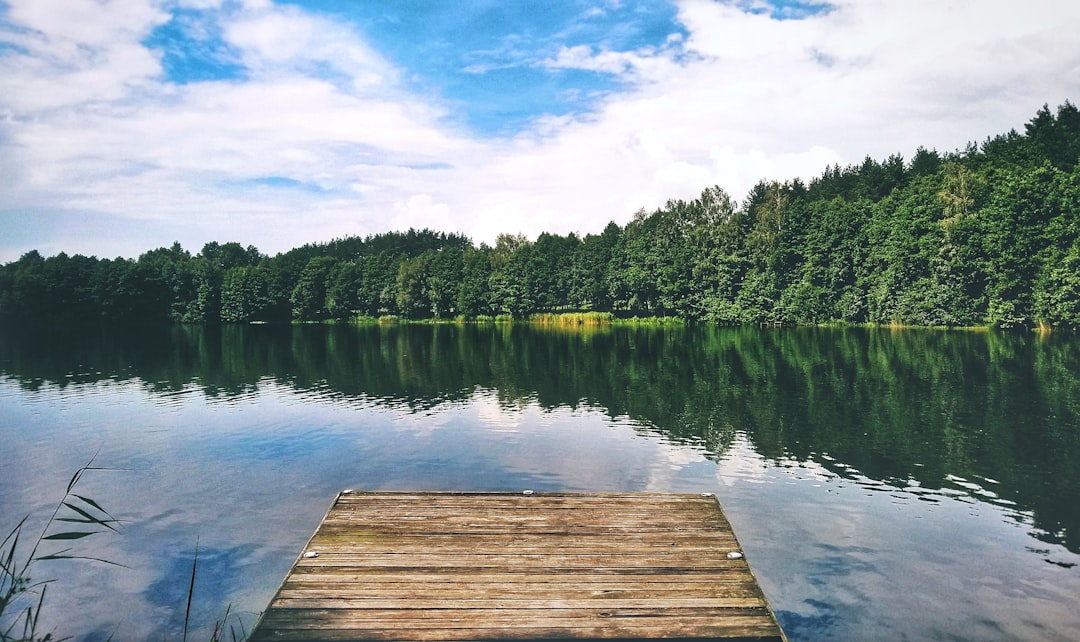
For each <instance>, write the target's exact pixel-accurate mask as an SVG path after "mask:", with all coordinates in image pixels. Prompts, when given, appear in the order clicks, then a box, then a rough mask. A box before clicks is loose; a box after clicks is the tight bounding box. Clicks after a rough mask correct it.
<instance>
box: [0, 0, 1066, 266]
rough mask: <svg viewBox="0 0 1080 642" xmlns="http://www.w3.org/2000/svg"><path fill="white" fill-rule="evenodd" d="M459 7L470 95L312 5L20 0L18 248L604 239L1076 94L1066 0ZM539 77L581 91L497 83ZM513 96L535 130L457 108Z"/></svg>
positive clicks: (5, 57)
mask: <svg viewBox="0 0 1080 642" xmlns="http://www.w3.org/2000/svg"><path fill="white" fill-rule="evenodd" d="M522 10H523V11H524V9H522ZM619 12H622V14H626V15H625V16H624V17H622V18H620V19H621V20H623V23H618V24H625V25H626V27H627V28H628V29H629V28H630V27H632V26H633V21H634V20H635V17H634V12H633V11H630V10H629V8H628V7H626V6H621V5H620V4H619V3H612V4H611V5H609V6H607V7H605V8H604V11H600V12H592V11H590V12H585V11H584V10H582V11H579V12H576V13H571V12H569V11H568V12H567V14H566V15H565V16H563V17H560V16H545V17H544V18H543V19H544V20H547V21H549V22H550V21H552V20H555V21H557V20H560V19H561V20H564V21H565V28H564V29H563V31H564V32H565V34H570V33H571V32H572V30H573V27H574V26H575V25H578V24H579V23H584V22H586V21H588V20H593V19H596V20H599V19H601V18H604V19H609V20H612V19H614V18H613V16H616V15H622V14H619ZM601 14H603V15H601ZM517 18H518V19H519V20H521V21H525V20H526V19H534V20H540V18H539V17H535V18H534V17H531V16H527V15H526V16H517ZM442 19H443V20H444V21H445V29H446V31H445V33H444V34H443V37H444V44H445V46H446V49H445V51H446V52H449V53H452V54H453V55H455V56H457V57H456V58H455V57H452V56H451V57H448V58H446V60H447V61H448V62H446V63H445V64H447V65H450V64H455V63H454V61H456V60H460V61H461V64H460V65H458V68H457V71H460V72H461V73H462V74H466V73H467V74H469V75H471V76H473V77H475V80H476V82H480V83H482V82H484V81H486V80H488V81H490V83H489V85H488V86H486V87H485V91H484V92H482V93H477V94H476V95H475V97H473V98H470V97H469V96H468V95H463V94H458V95H454V96H450V92H449V91H447V90H446V84H445V83H444V84H440V82H439V80H440V78H438V77H433V76H425V75H424V73H422V72H420V71H418V70H417V69H414V68H412V67H410V66H408V65H406V64H404V63H402V62H400V60H401V59H402V57H401V56H400V55H394V52H393V51H390V50H388V49H385V48H379V47H377V46H376V45H375V44H374V42H375V41H376V40H377V38H374V37H372V35H371V34H372V33H373V29H374V27H373V26H372V25H371V24H370V23H365V22H364V21H363V20H359V19H357V18H356V17H355V16H350V15H345V14H335V13H332V12H325V11H324V12H318V11H315V10H314V9H312V8H311V7H307V6H305V5H304V4H303V3H299V4H288V5H284V4H276V3H273V2H269V1H257V0H252V1H247V2H227V1H224V0H219V1H215V0H180V1H165V0H161V1H158V0H122V1H120V0H114V1H112V2H99V1H98V0H7V2H6V5H0V185H2V188H0V230H2V231H3V233H2V234H0V237H3V238H2V240H0V260H2V261H10V260H14V259H16V258H18V256H19V255H20V254H21V253H23V252H25V251H27V250H29V249H32V248H37V249H39V250H41V251H42V252H43V253H44V254H51V253H55V252H59V251H62V250H63V251H67V252H69V253H75V252H79V253H83V254H94V255H98V256H115V255H123V256H136V255H137V254H138V253H140V252H142V251H145V250H148V249H152V248H154V247H159V246H162V245H168V244H171V242H172V241H173V240H179V241H181V243H183V244H184V245H185V247H187V248H188V249H190V250H192V251H197V250H198V249H199V248H200V247H201V245H202V244H203V243H205V242H207V241H214V240H216V241H222V242H224V241H233V240H235V241H239V242H241V243H244V244H253V245H255V246H257V247H259V248H260V249H261V250H263V251H264V252H269V253H274V252H278V251H283V250H287V249H290V248H292V247H296V246H298V245H301V244H303V243H307V242H319V241H325V240H329V239H331V238H335V237H341V236H346V235H366V234H371V233H378V232H383V231H387V230H401V229H406V228H408V227H418V228H419V227H430V228H433V229H437V230H441V231H447V232H462V233H465V234H466V235H468V236H470V237H471V238H473V239H474V240H475V241H477V242H480V241H488V242H490V241H492V240H493V239H494V237H495V236H496V235H497V234H498V233H500V232H509V233H524V234H526V235H528V236H532V237H535V235H536V234H538V233H540V232H543V231H549V232H558V233H566V232H571V231H576V232H580V233H589V232H599V231H600V230H601V229H602V228H603V227H604V225H605V224H606V223H607V222H608V221H610V220H615V221H616V222H619V223H624V222H625V221H627V220H629V218H630V217H631V216H632V215H633V213H634V212H635V211H636V210H638V209H639V208H645V209H652V208H655V207H657V206H659V205H661V204H662V203H663V202H664V201H666V200H667V199H669V198H690V197H693V196H696V195H697V194H699V193H700V192H701V190H702V189H703V188H705V187H707V186H711V185H719V186H721V187H723V188H724V189H726V190H727V191H729V192H730V193H731V194H733V195H734V196H735V197H736V198H741V197H742V196H743V195H744V194H745V193H746V191H747V190H748V189H749V188H750V187H751V186H752V185H753V184H754V183H756V182H757V181H758V180H761V179H780V180H785V179H789V178H794V177H802V178H804V179H808V178H811V177H813V176H816V175H819V174H820V173H821V172H822V171H823V170H824V169H825V167H826V166H827V165H829V164H832V163H839V164H841V165H844V164H848V163H858V162H860V161H861V160H862V158H863V157H864V156H866V155H870V156H873V157H875V158H884V157H886V156H888V155H889V154H892V153H900V154H903V155H905V156H906V157H910V155H911V154H912V153H913V152H914V151H915V149H916V147H918V146H919V145H925V146H927V147H934V148H937V149H939V150H941V151H949V150H952V149H956V148H960V147H963V146H964V145H965V144H966V143H968V142H969V141H980V140H982V139H984V138H986V137H987V136H990V135H995V134H998V133H1002V132H1005V131H1008V130H1009V129H1011V128H1020V127H1022V125H1023V123H1024V122H1026V121H1027V120H1028V119H1029V118H1030V117H1031V116H1033V115H1034V112H1035V110H1036V109H1038V108H1039V107H1040V106H1041V105H1042V104H1043V103H1049V104H1050V105H1051V106H1054V105H1056V104H1059V103H1061V102H1063V101H1065V100H1066V99H1071V100H1073V101H1074V102H1075V101H1076V99H1077V97H1076V95H1075V94H1076V93H1077V90H1078V89H1080V40H1077V39H1076V38H1075V33H1074V29H1073V27H1074V26H1075V25H1077V24H1080V5H1077V4H1074V3H1063V2H1055V1H1052V0H1037V1H1034V2H1029V3H1025V5H1024V6H1023V7H1021V6H1019V5H1017V4H1016V3H1014V2H1011V1H1003V0H932V1H931V0H905V1H903V2H900V1H896V0H840V1H838V2H833V3H830V4H829V5H806V4H798V3H796V4H790V3H786V4H785V5H784V6H780V5H779V4H768V3H764V2H734V3H728V2H713V1H710V0H678V1H676V2H674V4H673V5H672V12H671V18H670V20H668V21H667V28H666V29H664V30H661V31H658V32H657V33H654V34H652V35H651V36H650V37H649V38H637V39H628V38H624V39H622V40H618V39H614V38H594V39H593V40H591V41H588V42H582V41H581V38H580V37H578V38H577V39H574V38H573V37H571V36H570V35H557V36H552V37H549V38H546V39H544V40H543V41H542V42H541V41H540V40H539V39H538V38H537V37H535V36H532V37H530V38H525V37H523V36H518V35H517V34H516V33H515V32H507V31H505V29H506V28H507V27H506V26H505V25H502V26H498V25H497V26H496V27H491V28H492V29H496V31H493V32H492V33H491V38H492V40H497V42H498V43H499V47H495V48H493V49H492V50H490V51H484V52H479V51H475V50H460V49H459V50H456V51H455V50H453V49H452V48H451V47H452V45H454V43H455V35H454V34H455V33H459V32H455V31H453V30H454V29H461V28H462V25H456V24H454V23H453V21H452V20H450V19H449V18H448V17H446V16H443V17H442ZM515 24H517V25H520V24H527V22H518V23H515ZM604 24H605V25H608V24H609V23H604ZM610 24H616V23H610ZM465 27H466V28H471V27H470V26H469V25H466V26H465ZM475 28H476V29H484V28H488V27H486V26H484V25H483V24H477V25H476V26H475ZM517 28H522V27H520V26H519V27H517ZM498 29H503V30H504V31H498ZM654 31H656V30H655V29H654ZM162 34H166V35H168V34H172V36H170V37H167V38H166V37H163V36H162ZM481 54H482V55H481ZM470 60H471V61H472V62H471V63H470V62H469V61H470ZM478 60H483V63H482V64H480V63H478V62H477V61H478ZM500 60H501V61H502V62H505V63H506V65H505V67H504V68H503V69H502V70H498V69H497V68H498V67H499V62H500ZM500 74H501V75H500ZM507 74H510V75H511V76H508V75H507ZM513 74H517V76H516V77H517V78H519V79H521V78H529V79H530V81H529V82H534V80H535V83H534V84H533V85H531V86H530V87H528V88H523V87H522V86H520V85H507V84H505V83H506V82H508V81H506V80H501V79H506V78H510V77H512V75H513ZM579 78H580V79H581V80H580V82H577V81H576V80H575V79H579ZM533 79H534V80H533ZM545 79H561V80H560V83H559V84H552V85H551V86H550V92H557V95H555V96H554V98H553V99H554V100H559V101H562V104H563V105H565V106H567V107H566V108H564V109H559V110H552V109H549V108H548V107H545V106H544V105H547V104H548V103H547V102H545V103H544V105H539V104H538V106H537V107H536V110H535V111H534V112H528V113H525V114H524V117H523V118H522V117H521V113H520V110H521V106H520V101H519V102H518V103H513V104H511V103H510V102H507V103H505V104H503V103H501V102H499V101H501V100H503V98H500V96H501V94H506V97H505V100H507V101H510V100H511V99H512V98H513V96H511V95H510V94H511V93H515V94H520V93H521V92H523V91H525V90H526V89H528V91H530V92H536V93H535V95H538V96H539V95H541V93H543V92H545V91H547V90H548V86H547V85H545V84H544V82H545ZM522 82H523V81H522ZM575 83H576V84H575ZM478 86H479V85H478ZM499 109H503V110H505V111H506V112H507V113H509V111H510V110H511V109H516V110H518V111H517V112H516V116H517V117H518V121H515V122H520V123H523V124H521V125H519V126H516V127H514V128H513V129H512V131H499V132H497V133H492V132H486V131H477V129H476V128H473V127H470V126H469V125H468V120H467V119H464V118H461V117H460V114H461V112H463V111H465V112H467V111H469V110H489V111H492V112H493V113H502V112H500V111H499Z"/></svg>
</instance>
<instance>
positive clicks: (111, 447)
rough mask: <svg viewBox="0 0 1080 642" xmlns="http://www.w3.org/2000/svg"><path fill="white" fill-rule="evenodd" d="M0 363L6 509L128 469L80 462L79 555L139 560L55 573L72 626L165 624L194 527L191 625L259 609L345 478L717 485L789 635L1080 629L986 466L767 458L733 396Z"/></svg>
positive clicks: (1053, 569) (1047, 553) (445, 485)
mask: <svg viewBox="0 0 1080 642" xmlns="http://www.w3.org/2000/svg"><path fill="white" fill-rule="evenodd" d="M90 365H91V366H92V365H93V364H90ZM0 367H2V369H3V371H6V372H8V373H9V374H6V375H0V440H3V443H4V444H5V450H6V452H7V453H8V455H9V456H8V458H7V459H8V462H9V463H7V464H6V465H5V467H4V469H3V471H2V472H0V506H2V507H3V508H2V511H0V527H3V528H5V529H6V528H9V527H10V526H9V525H11V524H13V523H14V522H15V521H17V519H19V518H20V517H21V516H22V515H24V514H27V513H32V514H33V515H34V516H35V518H37V517H38V516H40V515H41V514H42V512H43V511H46V510H49V509H50V507H51V503H52V502H54V501H55V500H56V499H58V498H59V497H60V496H61V495H62V493H63V487H64V484H65V483H66V482H67V479H68V477H69V476H70V474H71V472H72V471H73V470H74V469H75V468H77V467H78V466H80V465H82V464H84V463H86V460H88V459H89V457H90V456H91V455H93V454H94V453H95V452H97V453H98V455H97V460H96V461H97V463H98V464H100V465H103V466H108V467H113V468H118V469H121V470H115V471H98V472H95V473H94V474H92V475H89V476H88V477H87V478H86V481H85V487H84V488H82V490H83V491H86V494H88V495H90V496H92V497H94V498H95V499H97V500H99V501H100V502H101V503H102V504H104V505H105V506H106V508H108V509H109V510H110V511H111V512H112V513H113V514H114V515H116V516H117V517H118V518H120V519H122V520H124V522H125V523H124V527H123V529H122V531H123V532H122V533H121V534H120V535H118V536H111V537H101V538H94V539H95V540H96V541H87V547H88V548H87V552H88V553H90V554H93V555H97V556H101V557H105V558H107V559H110V560H115V561H118V562H120V563H123V564H125V565H127V566H128V567H129V568H113V567H104V568H103V567H101V566H100V565H93V564H84V563H72V564H67V563H61V564H58V565H56V566H53V567H48V568H46V569H44V571H47V572H50V573H52V574H53V575H54V576H56V577H60V578H61V581H60V582H57V583H56V584H55V585H54V587H53V588H51V589H50V595H49V599H48V604H47V606H46V611H47V615H48V616H49V617H50V618H51V621H53V622H55V623H56V625H57V630H58V632H62V633H65V634H73V635H75V636H76V637H77V639H105V638H107V637H108V636H109V635H110V634H113V633H115V637H116V639H145V638H149V637H155V636H156V637H157V638H158V639H160V638H161V636H162V634H164V635H167V636H168V637H169V638H171V639H178V638H179V632H178V628H177V627H178V626H179V625H180V624H181V623H182V614H183V607H184V604H183V596H184V595H186V589H187V582H188V580H189V573H190V567H191V560H192V556H193V553H194V549H195V542H196V540H198V541H199V547H200V554H199V556H200V568H199V574H198V577H197V586H196V590H197V598H198V599H197V601H196V603H195V605H194V606H193V618H194V619H195V620H196V621H198V622H200V623H201V625H202V628H201V629H200V631H198V632H196V635H195V639H202V638H206V637H208V633H207V629H206V626H208V623H210V622H212V621H213V619H214V618H216V617H220V616H221V615H222V613H223V611H224V608H225V606H226V605H227V604H230V603H231V604H232V606H233V609H234V610H239V611H241V612H243V613H244V614H245V615H244V618H245V621H246V622H247V623H248V625H250V623H251V622H252V621H253V620H254V616H253V615H252V613H253V612H255V611H258V610H261V609H262V608H264V607H265V605H266V604H267V602H268V600H269V599H270V596H271V595H272V593H273V591H274V590H275V588H276V587H277V584H278V583H279V582H280V580H281V579H282V578H283V577H284V574H285V573H286V571H287V570H288V568H289V566H290V565H291V564H292V562H293V560H294V559H295V556H296V555H297V553H298V552H299V550H300V548H301V547H302V546H303V543H304V542H305V541H306V540H307V538H308V537H309V536H310V534H311V533H312V532H313V530H314V528H315V527H316V525H317V524H318V521H319V519H320V518H321V517H322V515H323V513H324V512H325V510H326V509H327V507H328V506H329V503H330V502H331V501H332V499H333V497H334V495H335V494H336V493H337V492H338V491H340V490H342V489H344V488H357V489H423V490H487V491H519V490H522V489H526V488H529V489H534V490H538V491H542V490H559V491H607V490H618V491H662V492H705V491H707V492H715V493H717V495H718V496H719V498H720V499H721V502H722V503H723V506H724V508H725V511H726V512H727V513H728V516H729V518H730V520H731V522H732V524H733V525H734V527H735V529H736V533H737V535H738V537H739V539H740V541H741V543H742V544H743V547H744V549H745V550H746V552H747V555H748V558H749V559H750V562H751V564H752V565H753V567H754V570H755V573H756V575H757V577H758V579H759V581H760V582H761V584H762V587H763V588H764V590H765V592H766V594H767V596H768V597H769V599H770V601H771V603H772V605H773V607H774V608H775V609H776V610H777V612H778V614H779V617H780V619H781V623H782V624H783V626H784V628H785V631H786V632H787V633H788V636H789V637H790V639H792V640H820V639H831V640H837V639H902V638H908V639H1068V638H1069V637H1071V636H1072V635H1073V634H1074V633H1075V632H1076V631H1080V614H1078V613H1080V609H1077V608H1076V607H1077V604H1078V598H1077V596H1078V595H1080V566H1078V565H1077V564H1078V563H1080V555H1078V554H1077V553H1076V552H1073V551H1070V550H1069V549H1067V548H1066V547H1065V546H1064V545H1063V544H1062V543H1060V542H1061V541H1062V540H1063V538H1064V535H1061V536H1060V537H1057V538H1056V540H1055V537H1052V536H1051V537H1048V536H1047V534H1046V533H1041V532H1040V529H1039V527H1038V526H1037V525H1036V518H1035V515H1034V513H1033V512H1032V509H1031V508H1030V507H1026V506H1022V505H1021V504H1020V503H1018V502H1017V501H1014V500H1015V498H1016V493H1015V492H1013V491H1007V492H1004V493H1003V492H1002V491H1001V488H1000V487H1002V486H1004V483H1003V482H999V481H997V480H996V477H991V476H988V475H982V476H979V475H975V474H971V473H970V472H965V474H964V476H962V475H960V474H953V473H952V472H949V473H947V474H945V475H944V476H927V477H923V478H924V479H934V480H938V479H940V483H934V484H930V485H927V484H926V483H924V482H923V481H921V480H920V478H919V475H918V466H914V467H911V466H907V467H906V469H907V470H909V471H915V472H914V473H912V474H910V475H907V476H906V477H900V476H895V475H893V476H887V477H885V478H875V477H872V476H870V475H867V474H866V472H865V471H863V470H861V469H860V468H859V467H857V466H856V465H855V463H854V462H852V461H850V458H848V457H844V456H843V455H841V454H839V453H837V452H834V451H832V450H830V448H829V447H828V446H829V445H830V444H833V445H835V444H838V443H840V442H828V441H825V442H817V443H806V442H807V439H808V437H807V435H809V436H810V441H811V442H812V441H813V439H812V435H813V433H812V432H804V433H803V434H801V435H800V436H799V438H798V441H797V443H798V446H797V447H796V448H785V450H784V451H781V452H780V454H776V451H775V449H772V450H770V449H769V447H768V445H765V446H763V445H762V443H761V442H762V439H763V435H764V437H768V436H769V435H771V434H772V433H769V432H767V431H765V432H762V428H761V426H756V425H751V424H749V423H745V424H736V423H734V422H732V421H730V418H731V417H732V416H735V414H736V413H733V414H722V415H709V416H712V417H714V419H715V418H716V417H719V419H720V420H722V421H719V422H718V423H717V422H716V421H714V423H713V424H710V425H712V426H713V428H710V430H712V431H713V432H712V433H709V435H702V436H695V433H692V432H691V433H687V434H680V433H679V432H678V431H673V430H672V426H671V425H663V426H661V425H658V424H656V423H654V422H651V421H648V420H645V419H643V418H642V417H640V416H638V417H634V416H632V415H631V414H629V413H619V412H612V409H611V407H610V405H609V406H605V405H602V404H598V403H596V402H595V401H588V400H583V401H581V402H579V403H577V404H573V405H570V404H558V403H549V402H545V401H543V400H542V399H541V397H540V396H538V395H532V396H530V395H528V394H525V395H521V394H508V393H507V391H506V390H504V389H498V388H493V387H485V386H481V385H473V386H472V388H471V391H466V392H462V389H461V386H455V387H454V389H455V392H454V393H453V394H451V395H448V396H447V397H446V398H444V399H442V400H440V401H438V402H436V403H431V402H430V400H429V401H427V402H424V403H411V402H410V401H409V399H407V398H406V397H404V396H402V397H395V396H394V395H393V394H390V393H388V392H387V390H382V392H380V394H377V395H366V394H358V393H355V392H346V391H345V390H344V386H343V385H342V384H341V382H340V381H338V382H336V383H335V384H334V385H330V384H328V383H327V382H326V381H320V380H318V379H308V380H305V381H303V382H302V383H298V382H297V381H296V380H294V379H290V378H288V377H282V376H281V373H277V372H275V373H273V376H271V374H270V373H269V372H268V373H266V374H265V375H264V376H261V377H256V378H254V379H248V380H246V381H243V382H240V383H236V382H232V383H230V384H228V385H227V386H220V385H217V384H214V383H213V382H211V381H208V380H200V379H199V378H198V377H196V378H193V379H190V380H188V382H187V383H183V384H182V385H177V384H176V382H175V381H164V382H163V381H151V380H144V379H142V378H141V377H139V376H124V377H119V378H115V377H108V376H107V375H106V378H95V377H87V378H85V379H84V380H83V381H81V382H79V383H75V384H71V383H60V382H57V381H56V379H55V378H50V377H43V378H41V381H39V382H38V383H37V384H35V385H31V386H28V385H27V381H26V378H25V377H21V376H20V378H18V379H16V378H15V377H14V376H13V375H12V374H10V373H11V371H12V369H11V368H10V366H4V365H3V362H0ZM686 367H690V366H689V365H687V366H686ZM98 370H101V371H103V372H108V370H107V369H100V368H99V369H98ZM18 374H21V373H18ZM215 376H216V375H214V374H213V373H207V374H206V379H214V378H215ZM635 385H636V384H635ZM796 387H798V386H797V385H796ZM226 390H227V391H226ZM748 390H749V388H748ZM578 398H579V399H580V398H582V397H578ZM702 398H705V397H697V398H695V399H697V401H694V403H700V399H702ZM646 401H647V400H644V399H643V400H639V402H640V403H645V402H646ZM634 403H638V402H634ZM785 403H789V404H790V403H791V401H790V400H788V401H787V402H785ZM706 411H708V412H713V411H711V410H709V409H704V410H702V412H706ZM680 412H683V413H684V416H690V415H686V413H689V412H690V411H680ZM695 412H696V411H695ZM706 414H707V413H706ZM700 416H702V415H701V414H700V413H699V414H696V415H693V416H691V419H692V420H695V421H697V420H699V418H700ZM786 420H787V421H791V417H790V416H788V417H787V419H786ZM802 421H806V420H805V419H804V420H802ZM796 423H797V422H796ZM787 430H788V431H793V430H796V427H788V428H787ZM841 445H842V444H841ZM792 450H796V451H797V452H792ZM763 451H764V452H766V453H769V454H768V455H766V454H763ZM927 452H929V451H927ZM892 456H893V457H894V459H895V457H896V455H895V454H893V455H892ZM886 469H888V470H898V469H901V467H897V466H895V465H893V466H892V467H891V468H889V467H886ZM974 469H975V468H974V467H973V468H972V469H971V470H974ZM957 472H960V471H957ZM995 476H1002V475H999V474H995ZM1028 503H1029V504H1031V503H1033V504H1035V505H1039V502H1030V501H1028ZM103 587H105V590H103Z"/></svg>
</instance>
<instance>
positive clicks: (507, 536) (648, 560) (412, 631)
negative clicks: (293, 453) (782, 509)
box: [248, 491, 785, 642]
mask: <svg viewBox="0 0 1080 642" xmlns="http://www.w3.org/2000/svg"><path fill="white" fill-rule="evenodd" d="M647 638H668V639H701V638H708V639H725V640H729V639H737V640H784V639H785V638H784V634H783V632H782V631H781V629H780V627H779V625H778V624H777V621H776V618H775V616H774V615H773V613H772V611H771V610H770V608H769V606H768V603H767V602H766V600H765V596H764V595H763V593H762V591H761V588H760V587H759V586H758V584H757V581H756V580H755V579H754V576H753V574H752V573H751V571H750V566H749V565H748V564H747V561H746V559H745V558H744V557H743V556H742V551H741V549H740V547H739V544H738V541H737V540H736V539H735V535H734V533H733V532H732V530H731V526H730V524H728V521H727V518H726V517H725V516H724V512H723V510H722V509H721V507H720V504H719V502H717V500H716V498H715V497H713V496H712V495H709V494H703V495H688V494H677V495H672V494H655V493H599V494H565V493H558V494H552V493H531V492H530V491H525V492H524V493H515V494H507V493H408V492H359V491H344V492H342V493H341V494H340V495H339V496H338V497H337V500H336V501H335V502H334V504H333V506H332V507H331V508H330V510H329V512H328V513H327V515H326V517H325V519H324V520H323V522H322V524H321V525H320V526H319V528H318V530H317V531H316V532H315V534H314V535H313V536H312V538H311V540H310V542H309V543H308V546H307V547H306V548H305V549H304V551H303V552H302V553H301V555H300V557H299V559H298V560H297V562H296V564H295V566H293V568H292V570H291V571H290V572H289V574H288V576H287V577H286V578H285V581H284V582H283V583H282V585H281V587H280V588H279V589H278V592H277V594H276V595H275V596H274V598H273V599H272V601H271V602H270V605H269V607H268V608H267V610H266V611H265V613H263V615H262V618H261V619H260V621H259V623H258V624H257V625H256V628H255V630H254V631H253V632H252V634H251V636H250V637H249V638H248V639H249V640H252V641H253V642H261V641H265V640H492V639H518V640H540V639H608V640H613V639H620V640H629V639H647Z"/></svg>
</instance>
